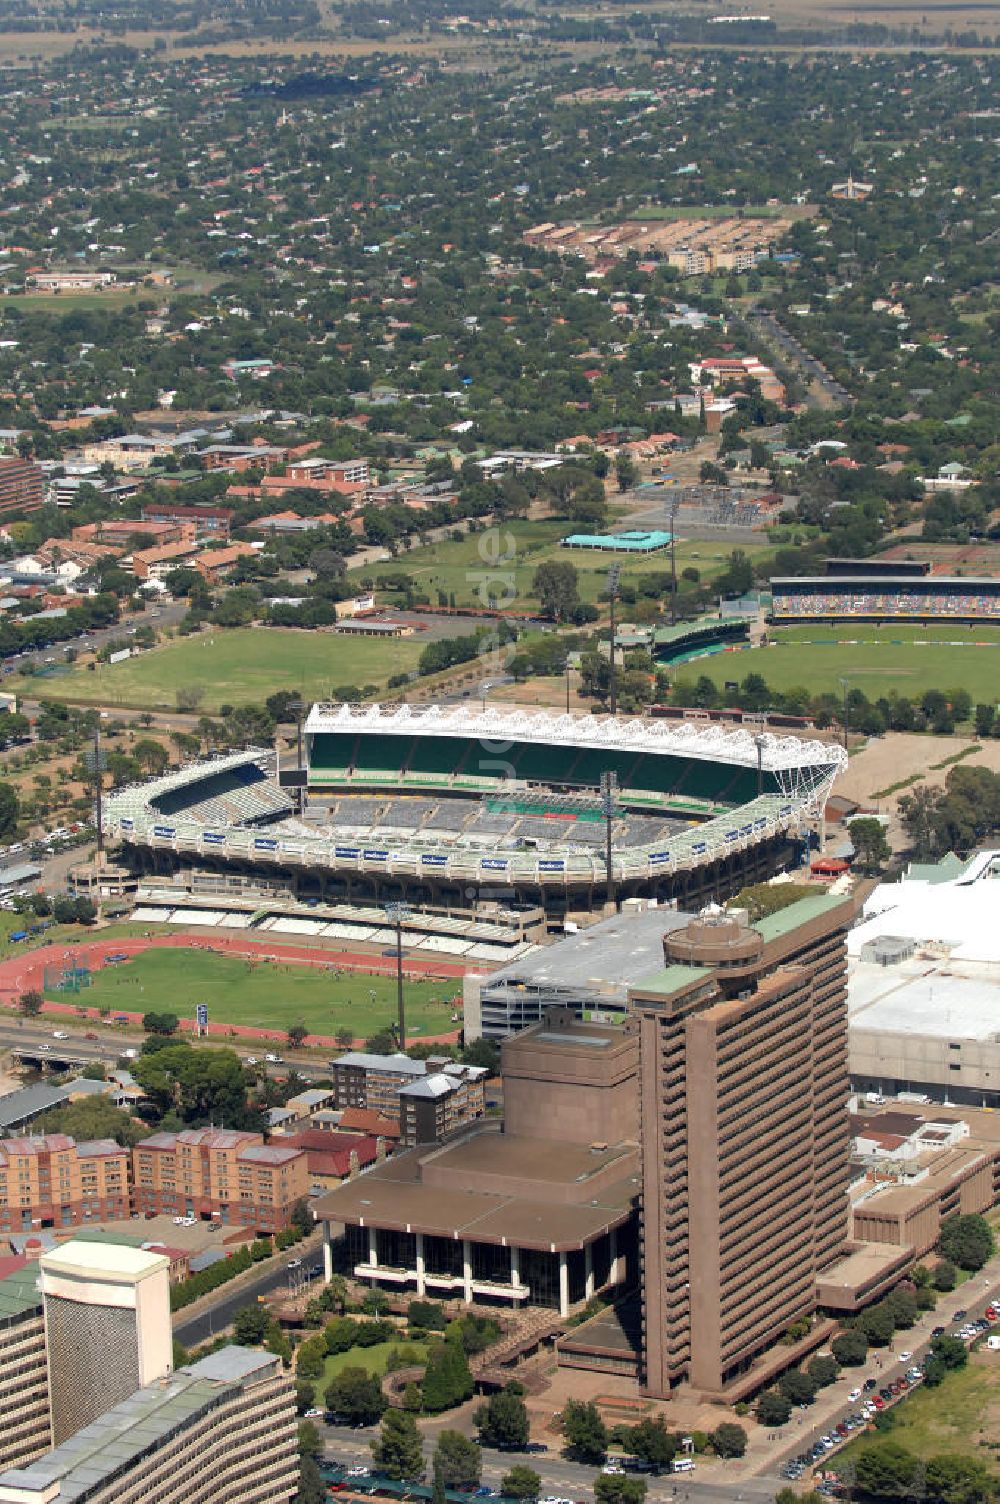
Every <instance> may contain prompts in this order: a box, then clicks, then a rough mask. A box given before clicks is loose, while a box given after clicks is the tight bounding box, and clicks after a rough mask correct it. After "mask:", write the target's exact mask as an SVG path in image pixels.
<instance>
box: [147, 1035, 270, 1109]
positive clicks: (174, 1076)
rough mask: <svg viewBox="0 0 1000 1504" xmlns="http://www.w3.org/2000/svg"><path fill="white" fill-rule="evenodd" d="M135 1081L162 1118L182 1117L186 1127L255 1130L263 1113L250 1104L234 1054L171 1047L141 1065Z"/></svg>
mask: <svg viewBox="0 0 1000 1504" xmlns="http://www.w3.org/2000/svg"><path fill="white" fill-rule="evenodd" d="M134 1069H135V1078H136V1080H137V1081H138V1083H139V1085H140V1086H141V1087H142V1089H143V1091H144V1092H145V1093H146V1096H147V1097H148V1098H149V1100H150V1102H151V1103H152V1105H153V1109H154V1111H155V1112H156V1114H157V1116H158V1117H161V1118H162V1117H163V1116H164V1115H165V1114H166V1113H168V1112H170V1111H174V1112H176V1113H177V1114H178V1115H179V1116H180V1117H181V1118H182V1119H183V1121H184V1123H185V1125H186V1126H191V1127H197V1126H200V1125H202V1124H205V1123H208V1122H215V1123H224V1124H225V1125H226V1127H227V1128H244V1127H245V1128H255V1127H256V1126H257V1124H258V1122H259V1113H257V1112H256V1111H255V1110H254V1109H251V1108H249V1107H248V1105H247V1092H246V1089H247V1078H246V1074H245V1072H244V1070H243V1066H242V1064H241V1063H240V1060H239V1057H238V1056H237V1055H236V1054H235V1052H234V1051H233V1050H227V1049H223V1050H219V1049H210V1050H209V1049H195V1048H194V1047H193V1046H192V1045H190V1044H188V1043H186V1042H182V1041H180V1040H178V1041H177V1043H176V1044H175V1043H171V1044H169V1045H168V1046H167V1047H166V1048H165V1049H162V1050H157V1051H156V1053H155V1054H154V1055H143V1056H142V1057H141V1058H140V1059H139V1060H137V1061H136V1063H135V1068H134Z"/></svg>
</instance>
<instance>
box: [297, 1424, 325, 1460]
mask: <svg viewBox="0 0 1000 1504" xmlns="http://www.w3.org/2000/svg"><path fill="white" fill-rule="evenodd" d="M322 1455H323V1438H322V1437H321V1436H320V1434H319V1431H318V1430H317V1428H316V1427H315V1426H314V1425H313V1423H312V1421H311V1420H300V1421H299V1456H300V1457H322Z"/></svg>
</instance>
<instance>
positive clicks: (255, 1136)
mask: <svg viewBox="0 0 1000 1504" xmlns="http://www.w3.org/2000/svg"><path fill="white" fill-rule="evenodd" d="M132 1174H133V1180H134V1198H135V1210H136V1211H137V1212H138V1213H139V1214H140V1215H149V1214H156V1213H167V1214H171V1215H173V1216H183V1217H200V1218H202V1219H203V1220H205V1221H208V1220H214V1221H217V1222H219V1223H220V1224H221V1225H222V1226H223V1227H227V1226H235V1227H247V1228H251V1229H253V1231H254V1232H259V1233H275V1232H281V1230H282V1229H283V1228H285V1227H287V1226H288V1225H289V1223H290V1222H291V1219H292V1211H293V1209H294V1207H295V1203H296V1202H297V1201H301V1200H302V1199H303V1197H305V1196H307V1195H308V1194H309V1169H308V1163H307V1157H306V1154H305V1151H304V1150H302V1149H296V1148H291V1147H288V1146H282V1145H281V1144H280V1143H274V1144H265V1143H264V1139H263V1136H262V1135H261V1134H259V1133H244V1132H240V1131H238V1130H236V1129H231V1128H186V1129H184V1130H183V1131H182V1132H180V1133H154V1134H152V1135H151V1136H150V1137H149V1138H147V1139H143V1141H142V1143H141V1144H137V1145H136V1146H135V1148H134V1149H133V1150H132Z"/></svg>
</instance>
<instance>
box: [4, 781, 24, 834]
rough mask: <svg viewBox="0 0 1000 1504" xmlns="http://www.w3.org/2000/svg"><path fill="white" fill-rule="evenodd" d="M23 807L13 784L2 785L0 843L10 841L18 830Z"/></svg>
mask: <svg viewBox="0 0 1000 1504" xmlns="http://www.w3.org/2000/svg"><path fill="white" fill-rule="evenodd" d="M20 815H21V805H20V801H19V799H18V797H17V789H16V788H15V787H14V785H13V784H12V783H0V841H9V840H10V838H11V836H13V835H14V833H15V831H16V830H17V822H18V820H19V819H20Z"/></svg>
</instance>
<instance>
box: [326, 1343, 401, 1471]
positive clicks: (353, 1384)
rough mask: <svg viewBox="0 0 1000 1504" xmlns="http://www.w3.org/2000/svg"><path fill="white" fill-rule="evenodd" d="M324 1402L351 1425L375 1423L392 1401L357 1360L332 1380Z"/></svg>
mask: <svg viewBox="0 0 1000 1504" xmlns="http://www.w3.org/2000/svg"><path fill="white" fill-rule="evenodd" d="M323 1402H324V1404H325V1405H326V1408H327V1410H328V1411H329V1413H330V1414H331V1415H336V1416H339V1417H340V1418H341V1419H342V1420H343V1421H345V1422H346V1423H347V1424H348V1425H351V1426H372V1425H374V1424H375V1422H376V1421H377V1420H378V1419H379V1417H380V1416H381V1415H384V1414H385V1411H386V1408H387V1407H388V1404H389V1401H388V1400H387V1399H386V1397H385V1395H384V1394H383V1393H382V1385H381V1384H380V1383H379V1381H378V1379H377V1378H376V1377H375V1375H374V1374H370V1373H368V1371H367V1370H366V1369H364V1368H361V1367H360V1366H359V1365H357V1364H349V1365H348V1367H346V1368H342V1369H341V1370H340V1373H339V1374H337V1376H336V1377H335V1378H333V1379H331V1380H330V1383H329V1384H328V1385H327V1386H326V1393H325V1394H324V1395H323ZM399 1476H402V1474H400V1475H399Z"/></svg>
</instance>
